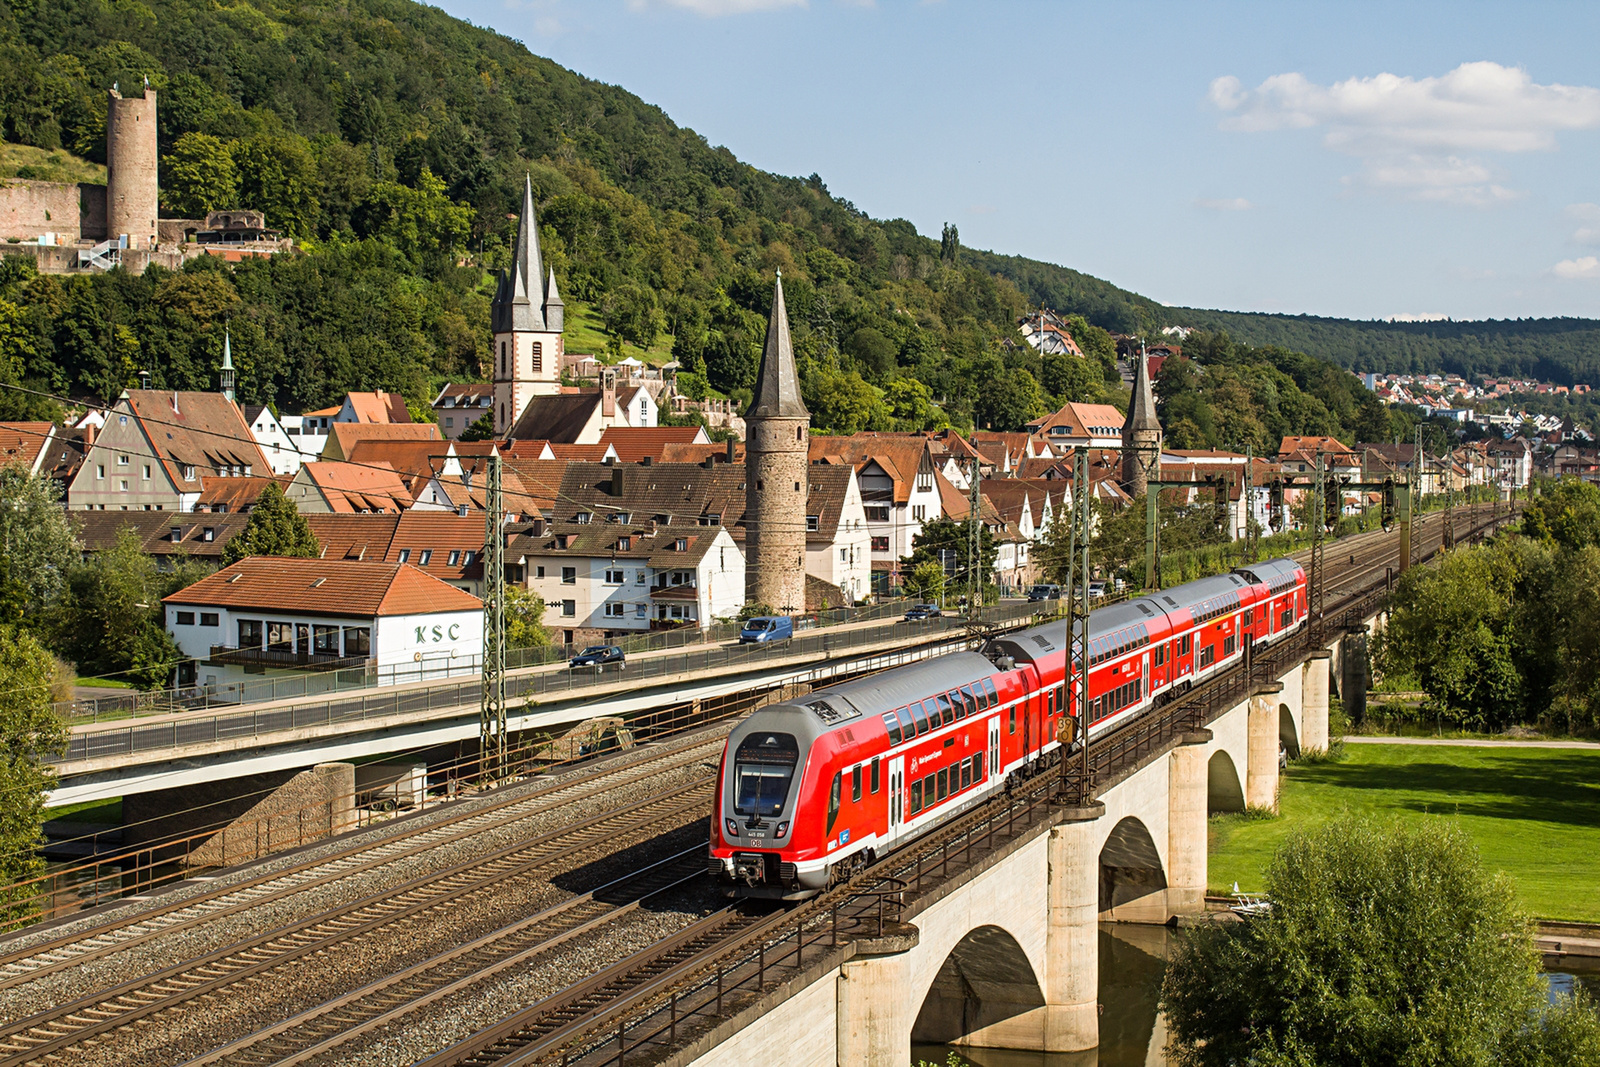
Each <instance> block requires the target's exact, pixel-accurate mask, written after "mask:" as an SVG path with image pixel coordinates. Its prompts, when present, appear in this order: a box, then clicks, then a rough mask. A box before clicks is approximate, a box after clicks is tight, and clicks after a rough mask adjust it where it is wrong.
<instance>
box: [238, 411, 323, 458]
mask: <svg viewBox="0 0 1600 1067" xmlns="http://www.w3.org/2000/svg"><path fill="white" fill-rule="evenodd" d="M244 421H245V422H247V423H249V424H250V436H252V437H254V438H255V439H256V444H258V445H260V446H261V453H262V455H264V456H266V457H267V463H268V464H269V465H270V466H271V468H272V473H273V474H298V473H299V472H300V464H301V463H302V462H304V461H305V460H306V459H315V458H316V457H315V456H303V455H301V454H300V448H299V442H298V441H297V440H296V439H295V438H293V437H290V436H289V432H288V431H287V430H285V429H284V428H283V423H281V422H279V421H278V417H277V416H276V415H274V414H273V413H272V409H271V408H269V407H267V406H266V405H265V404H247V405H245V408H244Z"/></svg>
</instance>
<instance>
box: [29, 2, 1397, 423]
mask: <svg viewBox="0 0 1600 1067" xmlns="http://www.w3.org/2000/svg"><path fill="white" fill-rule="evenodd" d="M146 78H148V80H149V84H150V86H152V87H153V88H155V89H156V90H158V91H159V93H160V94H161V95H160V107H159V114H160V138H161V150H162V160H161V164H162V186H163V197H164V203H163V211H164V212H165V213H169V214H172V215H177V216H193V215H195V214H198V213H200V212H203V211H205V210H207V209H208V208H215V207H241V206H242V207H253V208H260V209H262V210H265V211H266V212H267V214H268V218H269V222H270V223H271V225H273V226H275V227H279V228H282V229H283V230H285V231H286V232H288V233H290V234H292V235H293V236H294V237H295V238H296V240H297V241H298V243H299V246H300V249H301V252H300V253H299V254H296V255H293V256H280V257H276V258H274V259H273V260H271V261H254V262H247V263H245V264H242V265H240V266H238V267H237V268H230V267H228V266H226V265H224V264H221V263H219V262H215V261H209V260H205V259H202V260H199V261H196V262H195V263H192V264H190V265H189V266H188V267H186V268H185V270H184V271H182V272H181V273H178V274H176V275H174V274H171V273H168V272H165V271H161V270H156V269H152V270H150V271H149V272H147V273H146V274H145V275H144V276H142V277H138V278H134V277H128V276H124V275H122V274H121V273H120V272H113V273H112V274H110V275H105V276H95V277H72V278H62V277H56V276H47V277H38V276H34V275H33V274H32V273H31V271H30V270H28V269H25V267H24V266H23V265H22V264H20V262H19V261H18V260H15V259H10V258H8V259H7V260H6V261H5V265H4V266H3V267H0V379H3V380H9V381H12V382H16V381H19V380H20V381H24V382H26V383H28V384H30V385H31V386H33V387H34V388H36V389H38V390H40V391H42V392H46V393H50V394H55V395H68V396H72V397H75V398H101V399H104V398H109V397H113V396H115V395H116V393H117V392H118V391H119V390H120V389H122V388H124V387H125V386H127V385H129V384H131V383H133V382H136V381H137V376H138V373H139V371H140V370H149V371H150V372H151V374H152V375H153V376H154V381H155V382H156V384H158V385H159V386H163V387H175V388H207V387H211V385H212V384H213V382H214V377H213V371H214V367H215V365H216V363H217V359H218V356H219V353H220V350H221V334H222V330H223V327H224V324H225V323H226V324H228V325H229V327H230V328H231V331H232V337H233V352H234V358H235V361H236V363H237V364H238V365H239V367H240V382H239V393H240V397H241V399H242V400H245V401H256V402H266V401H271V402H275V403H277V404H279V405H280V406H282V407H284V408H286V409H288V410H301V409H306V408H312V407H319V406H323V405H326V404H328V403H331V402H333V401H334V400H336V399H337V398H338V397H339V396H340V395H341V394H342V393H344V392H345V391H346V390H348V389H373V388H386V389H393V390H397V391H399V392H402V393H404V394H405V396H406V397H407V398H408V399H409V400H411V401H412V402H413V404H414V406H416V407H419V408H420V407H421V405H422V404H423V402H425V401H426V400H427V399H429V398H430V393H431V390H432V389H433V388H434V387H435V386H436V385H437V383H438V382H440V381H441V380H444V379H446V378H469V377H476V376H478V374H479V371H480V366H481V361H482V358H483V356H484V354H485V352H486V351H487V345H488V333H487V327H488V303H489V297H490V295H491V293H492V291H493V287H492V276H491V274H490V273H489V272H490V271H492V270H493V269H495V268H497V267H499V266H502V265H503V264H504V262H505V259H506V247H507V244H508V241H509V237H510V234H511V232H512V230H513V228H514V225H515V220H514V218H513V217H512V216H511V214H510V213H511V212H512V211H513V210H515V208H516V206H517V205H518V203H519V201H520V191H521V185H522V181H523V175H524V174H525V173H531V174H532V177H533V182H534V186H535V191H536V194H537V197H538V200H539V211H540V219H541V222H542V234H543V239H544V242H545V248H546V251H547V255H548V258H549V260H550V262H551V264H552V265H553V266H554V268H555V270H556V272H557V274H558V276H559V277H560V280H561V285H562V290H563V294H564V295H565V296H566V297H567V299H568V300H569V302H572V303H573V305H574V306H576V307H581V308H583V309H585V310H587V309H592V310H593V311H594V312H595V313H596V314H597V315H598V317H599V319H600V320H601V321H602V322H603V323H604V326H605V329H606V331H607V332H608V333H609V335H610V336H611V337H612V338H614V339H615V343H617V344H621V343H623V342H627V343H631V344H637V345H640V346H642V347H649V346H651V345H652V344H655V345H658V346H660V345H670V350H671V352H672V354H673V356H674V357H675V358H677V359H679V360H680V361H681V362H682V363H683V364H684V365H685V366H686V367H687V368H690V370H691V372H692V373H691V375H690V377H689V378H688V379H687V381H688V383H689V384H690V386H691V388H702V387H703V388H708V389H712V390H716V391H719V392H722V393H725V394H728V395H733V396H740V395H744V394H747V392H748V387H749V385H750V383H751V381H752V378H753V376H754V373H755V370H756V366H757V362H758V360H759V354H760V343H761V338H762V333H763V330H764V326H765V322H764V319H765V315H766V310H767V302H768V301H769V300H770V292H771V278H772V274H773V271H774V270H775V269H779V268H781V269H782V270H783V273H784V279H785V287H786V292H787V297H788V306H789V311H790V314H791V317H792V318H793V320H794V338H795V344H796V350H797V353H798V354H799V356H800V359H801V371H802V376H803V380H804V384H805V391H806V395H807V399H808V401H809V402H810V404H811V406H812V409H813V412H814V413H815V415H816V419H815V422H814V424H815V425H816V426H817V427H818V428H822V429H829V430H835V431H842V432H848V431H851V430H855V429H860V428H864V427H874V428H903V429H911V428H922V427H932V426H938V425H941V424H943V423H944V422H945V421H949V422H953V423H955V424H957V425H988V426H993V427H995V428H1005V429H1010V428H1016V427H1018V426H1020V425H1021V424H1022V423H1023V422H1024V421H1026V420H1027V419H1028V418H1030V417H1032V416H1035V415H1037V414H1040V413H1042V412H1044V411H1045V410H1048V409H1049V408H1051V407H1053V406H1055V405H1056V404H1058V403H1059V402H1060V401H1062V400H1068V399H1074V400H1085V399H1107V400H1111V401H1113V402H1118V403H1120V402H1122V398H1123V397H1124V396H1125V391H1124V390H1123V389H1122V387H1121V386H1120V385H1119V384H1118V383H1117V381H1116V375H1115V372H1114V370H1113V369H1112V368H1111V361H1110V357H1111V346H1110V339H1109V337H1108V336H1107V334H1106V332H1105V330H1107V329H1109V330H1113V331H1129V330H1138V329H1149V328H1153V327H1156V326H1159V325H1161V324H1163V323H1165V322H1167V321H1177V318H1178V316H1180V315H1184V314H1187V313H1182V312H1177V311H1174V310H1172V309H1166V308H1162V307H1160V306H1159V305H1156V304H1154V303H1152V302H1151V301H1149V300H1146V299H1145V298H1142V297H1139V296H1137V295H1135V294H1132V293H1128V292H1126V291H1124V290H1120V289H1118V288H1116V287H1114V286H1112V285H1110V284H1108V283H1106V282H1103V281H1100V280H1098V279H1095V278H1092V277H1090V276H1088V275H1085V274H1081V273H1079V272H1076V271H1071V270H1067V269H1065V268H1061V267H1056V266H1053V265H1050V264H1045V263H1038V262H1035V261H1030V260H1025V259H1020V258H1017V257H1006V256H1000V255H995V254H992V253H986V252H975V251H972V250H969V249H963V248H961V247H960V243H959V236H958V235H957V234H956V233H955V232H954V231H953V230H948V231H947V232H946V233H945V234H944V235H943V237H942V239H941V240H934V239H932V238H930V237H924V236H922V235H919V234H918V233H917V232H916V230H915V228H914V227H913V226H912V225H911V224H910V223H908V222H905V221H903V220H890V221H877V220H873V219H871V218H868V217H867V216H866V215H864V214H863V213H862V212H860V211H858V210H857V209H856V208H855V207H854V206H853V205H852V204H850V203H849V202H848V201H846V200H843V199H841V198H839V197H836V196H833V195H831V194H830V193H829V191H828V189H827V187H826V186H825V184H824V183H823V180H822V179H821V178H820V177H818V176H817V175H812V176H811V177H810V178H806V179H800V178H787V177H781V176H776V175H771V174H766V173H764V172H761V171H758V170H756V169H754V168H752V167H749V166H747V165H745V164H743V163H741V162H739V161H738V160H737V159H735V158H734V156H733V155H732V154H731V153H730V152H728V151H727V150H726V149H724V148H719V147H714V146H712V145H710V144H708V143H707V142H706V141H705V139H704V138H702V137H700V136H699V135H698V134H696V133H694V132H693V131H691V130H686V129H682V128H680V127H678V126H676V125H675V124H674V123H673V122H672V121H671V119H670V118H668V117H667V116H666V115H665V114H663V113H662V112H661V111H660V110H659V109H658V108H655V107H652V106H650V105H649V104H646V103H645V102H643V101H641V100H639V99H638V98H637V97H635V96H633V95H631V94H629V93H627V92H626V91H624V90H622V89H620V88H617V87H614V86H608V85H603V84H600V83H597V82H594V81H591V80H588V79H585V78H583V77H581V76H580V75H577V74H575V73H573V72H571V71H567V70H564V69H562V68H561V67H559V66H557V65H555V64H553V63H551V62H549V61H548V60H545V59H542V58H539V57H537V56H534V55H532V54H530V53H529V52H528V51H527V50H526V49H525V48H524V47H523V46H522V45H520V44H518V43H516V42H514V41H511V40H509V39H507V38H505V37H502V36H499V35H497V34H494V33H491V32H488V31H485V30H481V29H477V28H475V27H473V26H471V25H469V24H467V23H465V22H462V21H459V20H457V19H453V18H451V17H449V16H447V15H445V14H443V13H442V12H440V11H437V10H435V9H432V8H428V7H424V6H421V5H419V4H415V3H411V2H409V0H342V2H332V0H235V2H231V3H226V4H222V3H214V2H210V0H0V136H3V138H4V139H5V140H6V141H8V142H11V143H13V144H22V145H29V146H34V147H37V148H40V149H45V150H56V149H64V150H66V151H68V152H70V153H73V154H75V155H77V156H80V157H84V158H86V159H88V160H90V161H99V160H100V159H101V157H102V155H103V139H104V123H105V89H106V88H107V87H108V86H110V85H111V84H113V83H118V84H120V85H121V86H122V88H123V91H124V92H129V91H138V90H137V88H136V87H138V86H140V85H142V84H143V80H144V79H146ZM1040 302H1044V303H1048V304H1050V305H1052V306H1054V307H1056V308H1057V309H1059V310H1061V311H1063V312H1068V313H1074V314H1076V315H1078V316H1081V317H1079V318H1076V319H1074V330H1075V333H1076V335H1077V337H1078V341H1079V343H1080V345H1081V346H1082V347H1084V349H1085V350H1086V351H1087V352H1088V353H1089V354H1090V357H1091V358H1090V359H1089V360H1086V361H1079V360H1074V359H1067V358H1065V357H1047V358H1043V359H1041V358H1040V357H1039V356H1038V355H1037V354H1035V353H1033V352H1032V351H1030V350H1028V349H1026V348H1021V349H1019V348H1018V347H1017V345H1016V343H1015V342H1016V338H1017V334H1016V332H1015V321H1016V318H1017V317H1018V316H1019V315H1020V314H1022V313H1023V312H1024V311H1025V310H1026V309H1027V308H1028V307H1030V306H1033V305H1035V304H1037V303H1040ZM1202 314H1216V313H1199V312H1197V313H1195V315H1197V316H1198V315H1202ZM1188 321H1191V322H1192V321H1195V320H1192V319H1191V320H1188ZM1207 324H1208V325H1210V323H1207ZM1215 325H1217V326H1219V327H1220V326H1223V325H1224V324H1223V323H1221V322H1220V321H1218V322H1217V323H1216V324H1215ZM1227 329H1229V330H1232V332H1233V334H1234V339H1235V341H1238V340H1240V339H1245V340H1249V341H1251V342H1253V343H1255V344H1256V345H1258V346H1259V345H1261V344H1262V343H1263V342H1264V341H1265V340H1267V339H1266V338H1258V337H1257V336H1255V335H1254V334H1252V333H1251V331H1250V330H1248V329H1245V328H1243V327H1235V326H1232V325H1228V326H1227ZM1196 341H1197V343H1195V344H1194V345H1193V346H1192V347H1193V348H1194V350H1195V351H1196V352H1197V353H1199V354H1200V355H1201V357H1202V363H1204V361H1206V360H1211V361H1214V362H1215V363H1216V366H1215V368H1212V367H1208V366H1204V365H1203V366H1202V367H1201V368H1200V372H1199V373H1197V374H1195V375H1194V376H1193V381H1192V384H1193V388H1192V389H1191V390H1189V391H1188V392H1189V394H1190V395H1188V396H1187V397H1185V398H1184V399H1182V400H1181V401H1180V402H1179V403H1180V407H1181V409H1182V410H1181V412H1175V413H1174V414H1175V415H1178V414H1181V416H1182V417H1183V418H1184V419H1185V420H1186V421H1185V425H1184V427H1183V428H1182V433H1181V434H1180V435H1179V436H1181V437H1183V439H1184V440H1186V441H1188V442H1190V443H1193V444H1215V445H1229V446H1236V447H1242V446H1243V445H1244V444H1246V443H1255V444H1257V445H1258V446H1268V445H1271V446H1275V445H1276V439H1275V438H1274V437H1273V435H1274V434H1276V433H1278V432H1280V430H1281V432H1331V433H1337V434H1340V435H1343V436H1351V435H1355V434H1357V433H1358V432H1370V431H1375V430H1378V429H1381V428H1383V424H1384V422H1385V415H1384V413H1383V412H1382V411H1381V409H1378V408H1377V406H1376V405H1375V404H1374V403H1373V402H1372V400H1371V397H1370V396H1367V395H1366V394H1365V392H1364V391H1363V390H1361V389H1360V388H1359V385H1358V384H1357V383H1356V382H1355V381H1354V379H1352V378H1350V376H1348V375H1343V374H1339V373H1337V372H1336V371H1335V370H1334V368H1332V367H1331V366H1330V365H1328V364H1325V363H1320V362H1318V361H1317V360H1315V359H1307V358H1305V357H1303V356H1299V355H1296V354H1295V353H1293V352H1289V351H1284V350H1280V349H1260V348H1252V347H1251V346H1249V345H1243V344H1237V343H1234V344H1230V343H1227V342H1226V339H1225V338H1221V337H1213V338H1211V339H1196ZM1296 347H1301V348H1304V349H1306V350H1310V351H1313V352H1317V349H1316V348H1315V347H1314V346H1313V345H1311V344H1306V345H1299V346H1296ZM1258 371H1259V372H1258ZM1258 382H1268V383H1270V387H1266V388H1263V389H1256V388H1255V384H1256V383H1258ZM30 411H33V412H44V411H48V404H35V403H32V402H24V401H22V400H19V398H18V394H16V392H15V391H12V390H4V391H0V415H6V416H9V417H15V416H17V415H21V414H25V413H28V412H30Z"/></svg>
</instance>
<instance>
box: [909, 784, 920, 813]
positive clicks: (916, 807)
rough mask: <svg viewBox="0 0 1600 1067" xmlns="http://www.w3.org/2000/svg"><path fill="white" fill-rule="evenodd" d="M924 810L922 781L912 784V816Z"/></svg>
mask: <svg viewBox="0 0 1600 1067" xmlns="http://www.w3.org/2000/svg"><path fill="white" fill-rule="evenodd" d="M921 810H922V779H920V778H918V779H917V780H916V781H915V782H912V783H911V814H913V815H915V814H916V813H917V812H919V811H921Z"/></svg>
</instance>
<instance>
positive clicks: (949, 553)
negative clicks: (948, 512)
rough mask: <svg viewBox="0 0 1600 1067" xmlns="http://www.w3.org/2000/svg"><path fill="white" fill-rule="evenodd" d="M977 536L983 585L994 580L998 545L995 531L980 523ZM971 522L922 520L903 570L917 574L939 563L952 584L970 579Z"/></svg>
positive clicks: (963, 584)
mask: <svg viewBox="0 0 1600 1067" xmlns="http://www.w3.org/2000/svg"><path fill="white" fill-rule="evenodd" d="M979 531H980V532H979V536H978V542H979V547H978V578H979V580H980V582H981V583H982V584H983V585H984V586H988V585H990V584H991V583H992V582H993V581H994V561H995V557H996V556H998V555H999V551H1000V550H999V549H998V548H997V547H996V545H995V543H994V535H993V534H991V533H990V532H989V528H988V527H987V526H983V525H981V524H980V526H979ZM971 535H972V526H971V524H970V523H966V522H956V521H955V520H954V519H933V520H932V521H930V522H925V523H923V524H922V530H921V532H919V533H918V534H917V535H916V536H915V537H913V538H912V539H911V555H910V557H909V558H908V559H907V561H906V563H905V564H904V565H903V570H904V571H905V572H907V573H910V574H916V572H917V568H918V567H922V566H924V565H932V566H935V567H938V568H939V569H940V570H941V571H942V572H943V573H944V574H945V576H946V578H947V581H948V583H949V584H953V585H958V586H965V585H966V584H967V582H968V580H969V577H970V576H969V574H968V570H967V550H968V546H969V545H970V543H971Z"/></svg>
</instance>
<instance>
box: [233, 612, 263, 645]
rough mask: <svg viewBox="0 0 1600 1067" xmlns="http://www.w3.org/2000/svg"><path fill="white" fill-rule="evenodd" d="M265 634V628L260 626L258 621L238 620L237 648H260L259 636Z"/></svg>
mask: <svg viewBox="0 0 1600 1067" xmlns="http://www.w3.org/2000/svg"><path fill="white" fill-rule="evenodd" d="M265 632H266V630H265V627H263V626H262V624H261V620H260V619H240V620H239V647H240V648H260V647H261V636H262V634H263V633H265Z"/></svg>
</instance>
